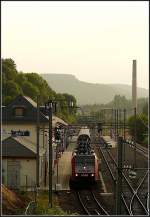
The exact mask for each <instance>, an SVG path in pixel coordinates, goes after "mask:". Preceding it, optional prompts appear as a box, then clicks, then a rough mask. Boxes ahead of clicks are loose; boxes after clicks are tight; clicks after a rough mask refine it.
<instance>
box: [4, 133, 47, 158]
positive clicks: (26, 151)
mask: <svg viewBox="0 0 150 217" xmlns="http://www.w3.org/2000/svg"><path fill="white" fill-rule="evenodd" d="M44 153H45V150H44V149H42V148H40V153H39V155H40V156H42V155H43V154H44ZM2 156H3V157H24V158H30V157H32V158H36V144H34V143H32V142H31V141H29V140H28V139H26V138H23V137H8V138H6V139H4V140H3V141H2Z"/></svg>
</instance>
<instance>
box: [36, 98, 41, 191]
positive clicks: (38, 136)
mask: <svg viewBox="0 0 150 217" xmlns="http://www.w3.org/2000/svg"><path fill="white" fill-rule="evenodd" d="M39 116H40V109H39V96H37V147H36V148H37V154H36V184H37V187H39V140H40V117H39Z"/></svg>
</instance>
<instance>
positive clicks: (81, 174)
mask: <svg viewBox="0 0 150 217" xmlns="http://www.w3.org/2000/svg"><path fill="white" fill-rule="evenodd" d="M71 165H72V176H71V181H73V182H77V181H81V180H87V181H90V182H96V181H97V180H98V169H99V168H98V159H97V157H96V155H95V152H94V150H93V149H92V147H91V136H90V130H89V129H87V128H82V129H81V130H80V131H79V134H78V138H77V147H76V149H75V150H74V152H73V153H72V159H71Z"/></svg>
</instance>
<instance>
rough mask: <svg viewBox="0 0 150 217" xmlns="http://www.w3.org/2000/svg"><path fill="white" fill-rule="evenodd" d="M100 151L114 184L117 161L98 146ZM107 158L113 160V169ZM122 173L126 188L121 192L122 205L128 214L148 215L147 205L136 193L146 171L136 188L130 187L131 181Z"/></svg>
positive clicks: (142, 182)
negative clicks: (124, 192) (123, 192)
mask: <svg viewBox="0 0 150 217" xmlns="http://www.w3.org/2000/svg"><path fill="white" fill-rule="evenodd" d="M101 142H102V143H104V141H101ZM100 151H101V153H102V156H103V158H104V160H105V162H106V165H107V167H108V169H109V171H110V175H111V177H112V180H113V182H114V184H115V185H116V178H115V177H116V176H115V170H116V168H117V162H116V161H115V159H114V158H113V156H112V155H111V153H110V152H109V151H108V150H107V149H104V150H102V148H100ZM106 154H107V155H106ZM108 156H109V157H108ZM108 159H111V161H112V162H113V165H114V166H115V169H114V166H113V167H111V166H110V165H109V164H110V160H108ZM122 175H123V181H124V183H125V184H126V188H125V189H124V190H126V194H122V196H121V198H122V202H123V204H124V207H125V209H126V211H127V213H128V214H129V215H137V214H142V215H143V214H144V215H148V213H149V211H148V206H147V204H144V202H143V201H142V200H141V198H140V197H139V195H138V193H139V191H140V190H141V187H142V185H143V184H144V181H145V180H146V177H147V175H148V172H147V173H146V174H145V175H144V177H143V179H142V181H141V182H140V184H139V185H138V187H137V188H136V189H134V188H133V187H132V185H131V183H130V182H129V180H128V178H127V177H126V175H125V173H124V172H123V173H122ZM147 201H148V196H147Z"/></svg>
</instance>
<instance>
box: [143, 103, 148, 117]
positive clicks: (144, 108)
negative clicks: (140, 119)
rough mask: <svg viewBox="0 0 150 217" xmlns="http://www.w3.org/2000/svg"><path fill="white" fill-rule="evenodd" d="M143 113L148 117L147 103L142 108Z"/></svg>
mask: <svg viewBox="0 0 150 217" xmlns="http://www.w3.org/2000/svg"><path fill="white" fill-rule="evenodd" d="M143 113H144V114H145V115H148V102H146V103H145V105H144V106H143Z"/></svg>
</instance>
